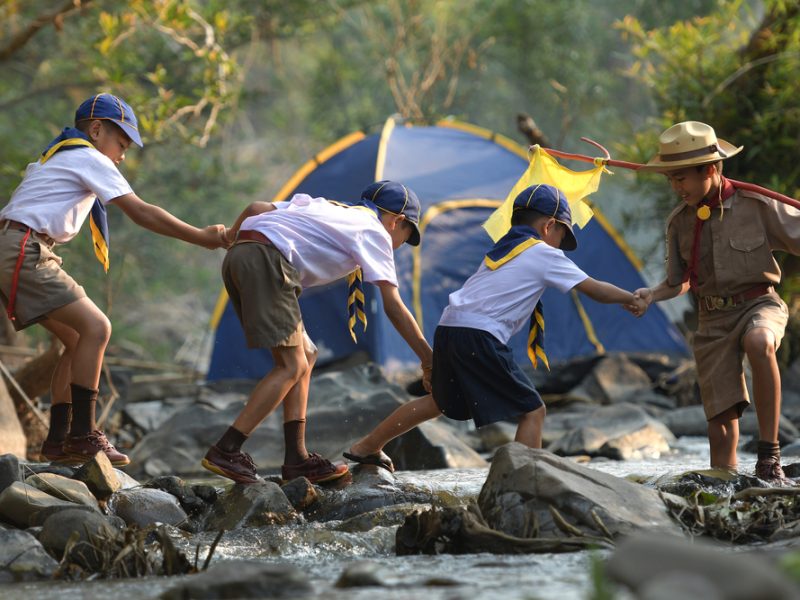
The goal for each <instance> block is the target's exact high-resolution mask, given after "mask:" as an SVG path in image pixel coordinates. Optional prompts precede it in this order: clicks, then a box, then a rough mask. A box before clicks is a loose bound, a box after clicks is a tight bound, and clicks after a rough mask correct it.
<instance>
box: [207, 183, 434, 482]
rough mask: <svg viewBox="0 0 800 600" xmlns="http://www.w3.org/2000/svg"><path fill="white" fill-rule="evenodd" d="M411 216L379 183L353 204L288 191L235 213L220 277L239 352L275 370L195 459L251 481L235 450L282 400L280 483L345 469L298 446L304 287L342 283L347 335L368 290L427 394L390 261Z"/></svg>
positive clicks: (409, 195) (307, 357) (305, 374)
mask: <svg viewBox="0 0 800 600" xmlns="http://www.w3.org/2000/svg"><path fill="white" fill-rule="evenodd" d="M419 211H420V204H419V199H418V198H417V196H416V194H414V192H413V191H412V190H410V189H409V188H407V187H406V186H404V185H402V184H400V183H397V182H393V181H378V182H375V183H373V184H371V185H370V186H368V187H367V188H366V189H365V190H364V191H363V192H362V194H361V198H360V200H359V201H358V202H355V203H353V204H344V203H341V202H335V201H331V200H326V199H325V198H312V197H311V196H308V195H306V194H296V195H295V196H293V197H292V199H291V200H289V201H288V202H276V203H271V202H254V203H253V204H251V205H250V206H249V207H247V208H246V209H245V210H244V211H243V212H242V214H241V215H239V218H238V219H237V220H236V223H235V224H234V226H233V227H232V228H231V230H230V231H231V233H232V234H234V235H236V241H235V243H234V245H233V247H232V248H231V249H230V250H229V251H228V253H227V255H226V257H225V261H224V262H223V265H222V278H223V280H224V282H225V288H226V290H227V291H228V295H229V296H230V299H231V302H232V303H233V306H234V308H235V310H236V314H237V315H238V317H239V320H240V321H241V322H242V327H243V329H244V333H245V337H246V339H247V344H248V346H249V347H251V348H268V349H270V351H271V353H272V357H273V359H274V363H275V366H274V367H273V369H272V370H271V371H270V372H269V373H267V374H266V376H265V377H264V378H263V379H262V380H261V381H260V382H259V383H258V385H256V387H255V389H254V390H253V392H252V393H251V395H250V399H249V400H248V402H247V405H246V406H245V407H244V409H243V410H242V412H241V413H240V414H239V416H238V417H237V418H236V420H235V421H234V423H233V425H232V426H231V427H229V428H228V430H227V431H226V432H225V433H224V434H223V436H222V437H221V438H220V439H219V441H218V442H217V443H216V444H214V445H213V446H212V447H211V448H210V449H209V451H208V453H207V454H206V455H205V458H203V460H202V464H203V466H204V467H205V468H206V469H209V470H210V471H213V472H214V473H217V474H219V475H223V476H224V477H228V478H230V479H233V480H234V481H237V482H240V483H253V482H255V481H257V480H258V475H257V473H256V466H255V464H254V463H253V460H252V458H251V457H250V455H248V454H247V453H246V452H243V451H242V449H241V448H242V445H243V444H244V442H245V441H246V440H247V438H248V436H249V435H250V434H251V433H252V432H253V430H254V429H255V428H256V427H257V426H258V424H259V423H261V421H263V420H264V418H266V417H267V415H269V414H270V413H271V412H272V411H273V410H275V408H277V407H278V405H279V404H281V403H282V404H283V422H284V424H283V429H284V439H285V454H284V461H283V467H282V469H281V475H282V477H283V479H285V480H289V479H294V478H296V477H306V478H307V479H308V480H309V481H311V482H323V481H330V480H333V479H337V478H339V477H341V476H343V475H345V474H346V473H347V466H346V465H342V464H333V463H332V462H330V461H329V460H327V459H325V458H323V457H322V456H320V455H319V454H316V453H313V452H312V453H309V452H308V451H307V450H306V445H305V423H306V404H307V401H308V385H309V379H310V378H311V370H312V368H313V366H314V361H315V360H316V356H317V349H316V347H315V346H314V344H313V342H312V341H311V340H310V339H309V337H308V335H307V334H306V331H305V329H304V327H303V320H302V315H301V314H300V305H299V304H298V300H297V299H298V297H299V296H300V293H301V292H302V290H303V289H305V288H308V287H313V286H318V285H325V284H327V283H330V282H332V281H336V280H337V279H341V278H343V277H347V278H348V282H349V284H350V289H349V290H348V298H342V305H343V306H344V304H345V300H347V305H348V310H349V313H350V314H349V323H348V325H349V329H350V333H351V335H352V336H353V338H354V339H355V332H354V327H355V325H356V322H357V321H359V320H360V321H361V322H362V324H363V325H364V326H365V327H366V324H367V322H366V314H365V311H364V294H363V292H362V290H361V283H362V281H367V282H370V283H373V284H374V285H376V286H377V287H378V288H379V289H380V292H381V298H382V300H383V308H384V311H385V312H386V314H387V316H388V317H389V320H390V321H391V322H392V324H393V325H394V327H395V328H396V329H397V331H398V333H400V335H401V336H402V337H403V339H404V340H405V341H406V342H407V343H408V345H409V346H410V347H411V349H412V350H413V351H414V353H415V354H416V355H417V356H419V359H420V361H421V363H422V367H423V382H424V383H425V385H426V388H427V389H429V388H430V383H429V382H430V371H431V361H432V357H431V348H430V346H429V345H428V343H427V342H426V341H425V338H424V337H423V336H422V332H421V331H420V329H419V327H418V325H417V322H416V321H415V320H414V318H413V317H412V316H411V313H410V312H409V311H408V309H407V308H406V307H405V305H404V304H403V301H402V300H401V298H400V294H399V292H398V288H397V274H396V272H395V264H394V250H396V249H397V248H399V247H400V246H401V245H403V244H404V243H408V244H411V245H413V246H416V245H418V244H419V242H420V235H419Z"/></svg>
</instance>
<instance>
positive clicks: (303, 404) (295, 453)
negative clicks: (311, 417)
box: [283, 347, 317, 465]
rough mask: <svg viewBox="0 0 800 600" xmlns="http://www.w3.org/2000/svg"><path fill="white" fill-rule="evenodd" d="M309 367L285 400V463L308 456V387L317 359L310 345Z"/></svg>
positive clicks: (302, 459)
mask: <svg viewBox="0 0 800 600" xmlns="http://www.w3.org/2000/svg"><path fill="white" fill-rule="evenodd" d="M305 355H306V361H307V362H308V369H307V370H306V373H305V375H303V376H302V377H301V378H300V381H298V382H297V383H296V384H294V387H292V389H290V390H289V393H288V394H286V398H285V399H284V400H283V437H284V442H285V454H284V457H283V464H285V465H296V464H299V463H301V462H303V461H304V460H306V459H307V458H308V450H307V449H306V408H307V406H308V387H309V384H310V382H311V372H312V371H313V370H314V364H315V363H316V361H317V352H316V351H314V350H312V349H311V348H310V347H307V348H306V349H305Z"/></svg>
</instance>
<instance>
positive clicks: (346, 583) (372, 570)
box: [334, 560, 388, 588]
mask: <svg viewBox="0 0 800 600" xmlns="http://www.w3.org/2000/svg"><path fill="white" fill-rule="evenodd" d="M387 576H388V573H387V571H386V568H385V567H384V566H383V565H381V564H379V563H376V562H372V561H369V560H364V561H360V562H357V563H353V564H350V565H347V566H346V567H345V569H344V571H342V574H341V575H339V579H337V580H336V583H335V584H334V587H337V588H354V587H381V586H385V585H386V578H387Z"/></svg>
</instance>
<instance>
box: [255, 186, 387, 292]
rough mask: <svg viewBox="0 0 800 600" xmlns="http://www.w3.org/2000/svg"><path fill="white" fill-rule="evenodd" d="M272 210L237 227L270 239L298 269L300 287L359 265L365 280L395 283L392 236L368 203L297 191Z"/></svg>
mask: <svg viewBox="0 0 800 600" xmlns="http://www.w3.org/2000/svg"><path fill="white" fill-rule="evenodd" d="M275 206H276V207H277V209H276V210H271V211H269V212H265V213H261V214H260V215H255V216H253V217H248V218H247V219H245V220H244V221H243V222H242V226H241V228H240V229H243V230H254V231H258V232H259V233H262V234H264V235H265V236H267V238H269V241H271V242H272V243H273V244H274V245H275V247H276V248H277V249H278V250H280V252H281V254H283V256H284V257H285V258H286V260H288V261H289V262H290V263H291V265H292V266H293V267H294V268H295V269H297V272H298V273H299V274H300V282H301V285H302V286H303V287H313V286H317V285H324V284H326V283H330V282H332V281H336V280H337V279H341V278H342V277H344V276H346V275H348V274H349V273H351V272H352V271H353V270H354V269H356V268H357V267H361V270H362V273H363V279H364V281H368V282H372V283H374V282H376V281H387V282H389V283H390V284H392V285H394V286H397V273H396V272H395V267H394V251H393V250H392V238H391V237H390V236H389V233H388V232H387V231H386V228H385V227H384V226H383V224H382V223H381V222H380V220H378V217H377V215H376V214H375V213H374V212H373V211H372V210H369V209H366V208H348V207H344V206H338V205H336V204H332V203H330V202H328V201H327V200H326V199H325V198H312V197H311V196H309V195H307V194H296V195H294V196H293V197H292V199H291V200H289V201H288V202H277V203H276V204H275Z"/></svg>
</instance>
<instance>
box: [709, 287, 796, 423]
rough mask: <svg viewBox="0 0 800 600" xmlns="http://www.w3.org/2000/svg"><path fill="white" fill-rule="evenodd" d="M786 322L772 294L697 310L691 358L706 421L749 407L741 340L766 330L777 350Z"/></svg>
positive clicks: (785, 311)
mask: <svg viewBox="0 0 800 600" xmlns="http://www.w3.org/2000/svg"><path fill="white" fill-rule="evenodd" d="M788 320H789V309H788V308H787V306H786V304H785V303H784V302H783V300H781V298H780V296H778V294H776V293H775V292H771V293H769V294H765V295H763V296H759V297H758V298H755V299H753V300H749V301H747V302H745V303H744V304H742V305H741V306H737V307H735V308H733V309H730V310H714V311H706V310H701V311H700V321H699V323H698V327H697V333H696V334H695V337H694V358H695V362H696V363H697V377H698V382H699V384H700V396H701V398H702V400H703V408H704V409H705V413H706V419H712V418H714V417H716V416H717V415H718V414H720V413H722V412H724V411H726V410H728V409H729V408H731V407H733V406H735V407H737V410H738V413H739V416H741V414H742V412H743V411H744V409H745V408H747V405H748V404H750V398H749V396H748V394H747V386H746V385H745V379H744V369H743V367H742V362H743V360H744V349H743V347H742V339H743V338H744V335H745V334H746V333H747V332H748V331H750V330H751V329H755V328H757V327H765V328H767V329H769V330H770V331H772V333H773V334H774V335H775V348H776V349H777V348H778V346H780V344H781V340H782V339H783V334H784V331H785V330H786V323H787V322H788Z"/></svg>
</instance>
